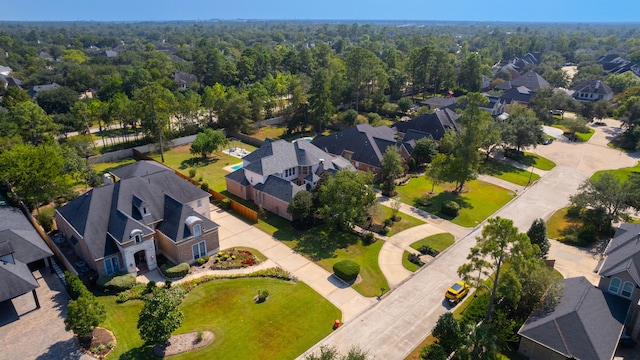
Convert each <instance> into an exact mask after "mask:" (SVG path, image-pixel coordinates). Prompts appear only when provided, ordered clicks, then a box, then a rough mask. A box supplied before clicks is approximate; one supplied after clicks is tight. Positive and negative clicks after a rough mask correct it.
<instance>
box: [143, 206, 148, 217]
mask: <svg viewBox="0 0 640 360" xmlns="http://www.w3.org/2000/svg"><path fill="white" fill-rule="evenodd" d="M148 213H149V212H148V211H147V206H146V205H145V206H143V207H142V216H145V215H147V214H148Z"/></svg>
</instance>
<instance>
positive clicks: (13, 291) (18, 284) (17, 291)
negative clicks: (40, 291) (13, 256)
mask: <svg viewBox="0 0 640 360" xmlns="http://www.w3.org/2000/svg"><path fill="white" fill-rule="evenodd" d="M38 286H39V285H38V282H37V281H36V279H35V278H34V277H33V274H32V273H31V271H30V270H29V267H28V266H27V265H26V264H25V263H23V262H20V261H18V260H15V263H13V264H12V263H10V262H4V261H0V302H3V301H5V300H9V299H13V298H15V297H18V296H20V295H23V294H26V293H28V292H29V291H31V290H33V289H35V288H37V287H38Z"/></svg>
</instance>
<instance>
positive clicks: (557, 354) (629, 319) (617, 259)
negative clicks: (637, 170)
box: [518, 224, 640, 360]
mask: <svg viewBox="0 0 640 360" xmlns="http://www.w3.org/2000/svg"><path fill="white" fill-rule="evenodd" d="M595 271H596V272H597V273H598V275H600V281H599V282H598V285H597V286H594V285H593V284H591V283H590V282H589V281H587V280H586V279H585V278H584V277H579V278H570V279H565V280H563V293H562V296H561V298H560V300H559V302H558V304H557V305H556V306H555V307H554V308H553V309H551V310H549V311H546V312H543V313H534V314H532V315H531V316H530V317H529V319H527V321H526V322H525V324H524V325H523V326H522V328H520V331H519V332H518V334H520V335H521V336H522V339H521V340H520V349H519V351H520V353H522V354H524V355H525V356H527V357H528V358H529V359H532V360H536V359H541V360H542V359H544V360H547V359H561V360H565V359H594V360H610V359H612V358H613V356H614V354H615V351H616V349H617V347H618V344H619V341H620V338H621V336H622V335H623V334H626V335H627V336H629V337H630V338H631V339H633V340H635V341H638V340H640V224H621V225H620V226H619V227H618V229H617V230H616V232H615V234H614V236H613V238H612V239H611V240H610V241H609V244H608V245H607V247H606V249H605V250H604V253H603V256H602V259H601V260H600V262H599V263H598V266H597V267H596V269H595Z"/></svg>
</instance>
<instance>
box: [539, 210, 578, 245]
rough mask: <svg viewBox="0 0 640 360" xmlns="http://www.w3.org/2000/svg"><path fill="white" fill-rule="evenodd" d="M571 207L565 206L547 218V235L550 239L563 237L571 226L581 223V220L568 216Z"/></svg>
mask: <svg viewBox="0 0 640 360" xmlns="http://www.w3.org/2000/svg"><path fill="white" fill-rule="evenodd" d="M568 211H569V207H563V208H562V209H560V210H558V211H556V212H555V213H553V215H551V217H550V218H549V220H547V236H548V237H549V239H558V240H559V239H561V238H562V237H563V236H564V234H563V232H564V230H566V229H567V228H570V227H575V226H579V225H581V222H580V221H579V220H575V219H571V218H569V217H568V216H567V212H568Z"/></svg>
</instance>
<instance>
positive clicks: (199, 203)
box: [197, 199, 202, 207]
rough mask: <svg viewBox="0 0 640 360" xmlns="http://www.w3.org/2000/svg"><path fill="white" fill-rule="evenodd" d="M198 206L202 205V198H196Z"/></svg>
mask: <svg viewBox="0 0 640 360" xmlns="http://www.w3.org/2000/svg"><path fill="white" fill-rule="evenodd" d="M197 204H198V207H200V206H202V199H200V200H198V203H197Z"/></svg>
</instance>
